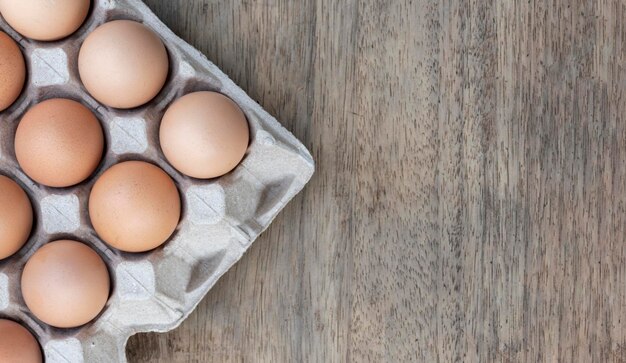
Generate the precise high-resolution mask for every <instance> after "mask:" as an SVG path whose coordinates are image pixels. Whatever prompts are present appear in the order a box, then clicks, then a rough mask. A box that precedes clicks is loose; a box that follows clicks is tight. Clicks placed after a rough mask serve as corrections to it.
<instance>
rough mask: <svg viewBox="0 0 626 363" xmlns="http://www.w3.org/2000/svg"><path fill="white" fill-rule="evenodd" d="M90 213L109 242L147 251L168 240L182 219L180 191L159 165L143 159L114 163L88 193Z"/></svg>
mask: <svg viewBox="0 0 626 363" xmlns="http://www.w3.org/2000/svg"><path fill="white" fill-rule="evenodd" d="M89 217H90V218H91V223H92V224H93V227H94V229H95V230H96V232H97V233H98V235H99V236H100V238H102V239H103V240H104V241H105V242H106V243H108V244H109V245H111V246H112V247H114V248H117V249H119V250H122V251H126V252H145V251H149V250H152V249H155V248H157V247H158V246H160V245H162V244H163V243H165V241H166V240H167V239H168V238H169V237H170V236H171V235H172V233H173V232H174V230H175V229H176V226H177V225H178V221H179V219H180V195H179V194H178V189H177V188H176V185H175V184H174V181H173V180H172V179H171V178H170V176H169V175H167V174H166V173H165V172H164V171H163V170H161V169H160V168H159V167H157V166H154V165H152V164H149V163H146V162H142V161H127V162H124V163H120V164H117V165H114V166H113V167H111V168H110V169H109V170H107V171H106V172H105V173H104V174H102V176H101V177H100V178H99V179H98V181H97V182H96V184H95V185H94V187H93V189H92V190H91V194H90V196H89Z"/></svg>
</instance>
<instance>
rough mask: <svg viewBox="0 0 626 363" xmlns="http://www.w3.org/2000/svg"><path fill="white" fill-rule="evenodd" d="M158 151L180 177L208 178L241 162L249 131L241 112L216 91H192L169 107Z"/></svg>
mask: <svg viewBox="0 0 626 363" xmlns="http://www.w3.org/2000/svg"><path fill="white" fill-rule="evenodd" d="M159 138H160V143H161V149H162V150H163V154H165V157H166V159H167V160H168V161H169V162H170V163H171V164H172V166H174V168H176V169H177V170H178V171H180V172H181V173H183V174H186V175H188V176H191V177H194V178H199V179H209V178H215V177H219V176H222V175H224V174H226V173H228V172H230V171H231V170H233V169H234V168H235V167H236V166H237V164H239V163H240V162H241V160H242V159H243V157H244V155H245V153H246V149H247V148H248V143H249V139H250V130H249V127H248V122H247V121H246V116H245V115H244V113H243V111H242V110H241V109H240V108H239V106H237V104H236V103H235V102H233V101H232V100H231V99H230V98H228V97H226V96H224V95H222V94H220V93H216V92H195V93H190V94H188V95H185V96H183V97H181V98H180V99H178V100H177V101H176V102H174V104H172V105H171V106H170V107H169V108H168V110H167V111H166V113H165V115H164V116H163V120H162V121H161V127H160V132H159Z"/></svg>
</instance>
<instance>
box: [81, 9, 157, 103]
mask: <svg viewBox="0 0 626 363" xmlns="http://www.w3.org/2000/svg"><path fill="white" fill-rule="evenodd" d="M78 70H79V73H80V79H81V81H82V82H83V85H84V86H85V88H86V89H87V91H88V92H89V93H90V94H91V95H92V96H93V97H94V98H95V99H96V100H98V101H99V102H101V103H103V104H105V105H107V106H110V107H114V108H122V109H128V108H133V107H138V106H141V105H143V104H145V103H147V102H148V101H150V100H152V99H153V98H154V97H155V96H156V95H157V94H158V93H159V92H160V91H161V89H162V88H163V86H164V84H165V81H166V79H167V75H168V72H169V58H168V55H167V50H166V49H165V46H164V45H163V42H162V41H161V38H159V37H158V36H157V35H156V34H155V33H154V32H153V31H152V30H151V29H150V28H148V27H147V26H145V25H143V24H141V23H138V22H135V21H130V20H116V21H112V22H109V23H105V24H103V25H101V26H100V27H99V28H97V29H96V30H94V31H93V32H92V33H91V34H89V36H88V37H87V39H86V40H85V42H84V43H83V45H82V46H81V48H80V53H79V56H78Z"/></svg>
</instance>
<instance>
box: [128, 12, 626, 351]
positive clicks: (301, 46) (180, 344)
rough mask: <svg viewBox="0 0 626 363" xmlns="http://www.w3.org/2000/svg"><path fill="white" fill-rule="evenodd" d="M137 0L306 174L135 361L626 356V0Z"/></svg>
mask: <svg viewBox="0 0 626 363" xmlns="http://www.w3.org/2000/svg"><path fill="white" fill-rule="evenodd" d="M147 3H148V4H149V6H150V7H151V8H152V9H154V11H155V12H156V13H157V14H158V15H159V16H160V17H161V18H162V19H163V20H164V21H165V23H167V24H168V25H169V26H170V27H171V28H172V29H173V30H174V31H175V32H176V33H177V34H179V35H180V36H181V37H182V38H184V39H185V40H187V41H188V42H190V43H191V44H193V45H194V46H196V47H197V48H199V49H200V50H201V51H202V52H204V53H205V54H206V55H207V56H208V57H209V58H210V59H211V60H213V61H214V62H215V63H216V64H217V65H218V66H219V67H220V68H222V69H223V70H224V71H225V72H226V73H227V74H228V75H230V76H231V77H232V78H233V79H234V80H235V82H236V83H238V84H239V85H241V86H242V88H243V89H244V90H246V91H247V92H248V93H249V94H250V95H251V96H252V98H254V99H255V100H257V101H258V102H259V103H260V104H261V105H262V106H264V107H265V108H266V109H267V110H268V111H269V112H270V113H272V114H273V115H275V116H276V117H277V118H278V119H279V120H280V121H281V122H282V123H283V124H284V125H285V126H286V127H287V128H288V129H289V130H291V131H293V133H294V134H295V135H296V136H297V137H298V138H300V139H301V140H303V141H304V143H305V144H306V145H307V146H308V147H309V148H310V150H311V151H312V153H313V155H314V157H315V159H316V161H317V162H318V171H317V174H316V175H315V177H314V178H313V180H312V182H311V184H310V185H309V186H308V187H307V188H306V190H305V191H304V192H303V193H302V194H300V195H299V196H298V197H297V198H296V199H295V200H294V201H293V202H292V203H291V204H290V205H289V206H288V207H287V208H286V210H285V211H284V212H283V213H282V214H281V215H280V217H279V218H278V219H277V220H276V222H275V223H274V224H273V225H272V227H271V228H270V229H269V231H267V232H266V233H265V234H263V236H262V237H261V238H260V239H259V240H258V241H257V242H256V243H255V244H254V245H253V247H252V248H251V250H250V251H249V252H248V253H247V254H246V255H245V256H244V258H243V259H242V260H241V262H239V263H238V264H237V265H236V267H234V268H233V269H232V270H231V271H230V272H229V273H228V274H226V275H225V276H224V278H222V279H221V280H220V282H219V283H218V284H217V286H216V287H215V288H214V289H213V290H212V291H211V292H210V293H209V294H208V296H207V298H206V299H205V300H204V301H203V303H202V304H201V305H200V306H199V308H198V309H197V311H196V312H195V313H194V314H193V315H192V316H191V317H190V318H189V320H187V321H186V322H185V323H184V324H183V325H182V326H181V327H180V328H179V329H177V330H175V331H173V332H170V333H167V334H162V335H157V334H147V335H140V336H136V337H133V338H132V339H131V340H130V342H129V345H128V357H129V359H130V361H131V362H368V361H372V362H379V361H386V362H408V361H422V362H453V361H467V362H473V361H483V362H492V361H496V362H538V361H548V362H552V361H562V362H592V361H593V362H624V361H626V331H625V326H626V270H625V266H626V249H625V245H626V241H625V233H626V230H625V228H626V168H625V167H624V164H625V162H626V97H625V96H626V94H625V90H626V59H625V56H626V43H625V41H626V21H625V19H626V3H625V2H624V1H608V0H569V1H565V0H563V1H533V0H528V1H514V0H511V1H495V0H493V1H480V0H468V1H451V0H444V1H441V0H298V1H294V0H230V1H226V0H224V1H218V0H167V1H166V0H149V1H147ZM622 320H623V321H622Z"/></svg>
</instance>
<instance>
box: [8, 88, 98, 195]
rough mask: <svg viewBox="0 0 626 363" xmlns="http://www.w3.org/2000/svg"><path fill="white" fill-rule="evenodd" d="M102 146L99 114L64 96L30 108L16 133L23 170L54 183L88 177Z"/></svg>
mask: <svg viewBox="0 0 626 363" xmlns="http://www.w3.org/2000/svg"><path fill="white" fill-rule="evenodd" d="M103 149H104V135H103V133H102V127H101V126H100V122H98V119H97V118H96V116H94V114H93V113H92V112H91V111H90V110H89V109H88V108H87V107H85V106H83V105H81V104H80V103H78V102H76V101H72V100H66V99H61V98H56V99H51V100H47V101H44V102H42V103H40V104H38V105H36V106H35V107H33V108H31V109H30V110H29V111H28V112H27V113H26V115H24V117H23V118H22V120H21V121H20V123H19V126H18V127H17V132H16V134H15V156H16V157H17V161H18V162H19V164H20V166H21V167H22V169H23V170H24V172H25V173H26V174H27V175H28V176H29V177H31V178H32V179H33V180H34V181H36V182H38V183H41V184H43V185H47V186H51V187H69V186H72V185H75V184H78V183H80V182H82V181H83V180H85V179H87V178H88V177H89V176H90V175H91V174H92V173H93V172H94V170H96V168H97V167H98V164H99V163H100V160H101V159H102V152H103Z"/></svg>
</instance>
